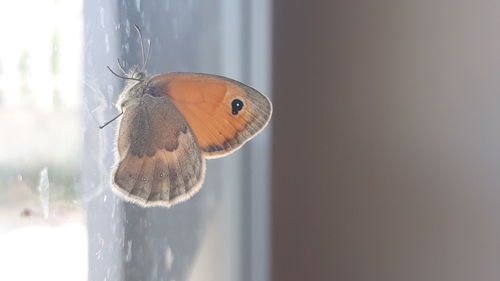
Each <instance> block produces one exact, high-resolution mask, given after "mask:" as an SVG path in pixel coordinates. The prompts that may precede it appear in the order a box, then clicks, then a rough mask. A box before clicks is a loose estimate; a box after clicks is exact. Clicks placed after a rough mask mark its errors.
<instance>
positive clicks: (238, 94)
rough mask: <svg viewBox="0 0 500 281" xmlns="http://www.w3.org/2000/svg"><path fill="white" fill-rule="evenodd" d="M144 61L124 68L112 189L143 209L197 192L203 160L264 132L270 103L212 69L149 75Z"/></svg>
mask: <svg viewBox="0 0 500 281" xmlns="http://www.w3.org/2000/svg"><path fill="white" fill-rule="evenodd" d="M135 28H136V30H137V32H138V33H139V37H140V42H141V49H142V67H138V66H135V67H133V68H132V69H131V70H130V71H128V72H127V71H125V70H124V67H123V65H122V63H121V62H120V60H119V59H118V66H119V67H120V69H121V70H122V71H123V75H120V74H117V73H116V72H114V71H113V70H112V69H111V68H110V67H109V66H108V69H109V70H110V71H111V73H113V74H114V75H115V76H117V77H120V78H122V79H125V80H126V81H127V84H126V86H125V88H124V90H123V91H122V93H121V94H120V96H119V99H118V102H117V107H118V108H119V110H121V113H120V114H118V115H117V116H116V117H115V118H113V119H112V120H110V121H109V122H107V123H105V124H104V125H102V126H100V128H103V127H104V126H106V125H108V124H109V123H110V122H112V121H114V120H115V119H117V118H118V117H120V116H122V115H123V117H122V118H121V121H120V124H119V130H118V135H117V142H116V145H117V160H116V162H117V163H116V165H115V168H114V171H113V175H112V183H113V187H114V188H113V190H114V191H115V192H116V193H117V194H119V195H120V196H122V197H123V198H124V199H126V200H128V201H131V202H133V203H136V204H138V205H140V206H143V207H150V206H163V207H170V206H173V205H175V204H176V203H179V202H182V201H185V200H187V199H189V198H190V197H192V196H193V195H194V194H195V193H197V192H198V191H199V190H200V188H201V186H202V184H203V181H204V177H205V159H212V158H218V157H222V156H225V155H228V154H230V153H232V152H234V151H236V150H238V149H239V148H240V147H241V146H242V145H243V144H245V143H246V142H247V141H249V140H250V139H252V138H253V137H254V136H255V135H257V134H258V133H259V132H260V131H262V130H263V129H264V128H265V127H266V126H267V124H268V123H269V120H270V118H271V114H272V104H271V102H270V101H269V99H268V98H267V97H265V96H264V95H262V94H261V93H259V92H258V91H257V90H255V89H253V88H251V87H249V86H247V85H245V84H243V83H240V82H238V81H235V80H232V79H229V78H226V77H222V76H217V75H211V74H202V73H167V74H160V75H148V74H147V73H146V72H145V70H144V69H145V66H146V64H147V61H148V59H149V53H150V49H151V45H149V50H148V54H147V55H146V56H145V55H144V53H145V52H144V43H143V38H142V34H141V30H140V29H139V27H138V26H137V25H135Z"/></svg>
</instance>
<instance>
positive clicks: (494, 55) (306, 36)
mask: <svg viewBox="0 0 500 281" xmlns="http://www.w3.org/2000/svg"><path fill="white" fill-rule="evenodd" d="M499 12H500V1H483V0H480V1H451V0H450V1H446V0H440V1H396V0H394V1H390V0H381V1H368V0H367V1H299V0H293V1H290V0H277V1H275V4H274V31H273V32H274V34H273V38H274V53H273V55H274V60H273V63H274V66H273V67H274V78H273V83H274V91H273V94H274V97H273V99H274V104H275V114H274V122H273V129H274V131H273V136H274V137H273V138H274V144H273V151H274V152H273V157H274V163H273V168H274V170H273V187H272V196H273V199H272V208H273V217H272V220H273V222H272V227H273V233H272V243H273V257H272V272H273V278H272V280H276V281H279V280H287V281H293V280H352V281H354V280H405V281H409V280H436V281H438V280H439V281H459V280H463V281H466V280H499V278H500V13H499Z"/></svg>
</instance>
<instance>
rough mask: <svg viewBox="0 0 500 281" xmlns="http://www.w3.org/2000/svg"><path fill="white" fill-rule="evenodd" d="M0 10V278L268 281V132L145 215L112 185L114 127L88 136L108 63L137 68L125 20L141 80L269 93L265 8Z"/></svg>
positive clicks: (108, 103) (166, 4) (65, 3)
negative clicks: (220, 83)
mask: <svg viewBox="0 0 500 281" xmlns="http://www.w3.org/2000/svg"><path fill="white" fill-rule="evenodd" d="M2 5H7V4H0V35H1V36H2V38H11V40H8V42H9V43H8V44H0V131H1V132H2V133H1V134H2V135H1V136H2V137H1V138H0V147H2V149H1V150H0V183H1V186H0V249H1V251H0V262H1V263H0V264H2V270H1V271H0V279H1V280H268V271H269V269H268V256H269V253H268V223H269V221H268V209H269V208H268V185H267V184H268V177H269V171H268V168H269V164H268V162H269V159H268V156H267V155H268V150H269V144H268V139H269V132H268V130H266V131H264V132H263V134H261V135H259V136H258V137H257V138H256V139H254V140H253V141H252V142H251V143H249V144H248V145H246V146H245V147H244V148H243V149H242V150H240V151H238V152H237V153H234V154H232V155H230V156H228V157H225V158H223V159H218V160H210V161H208V162H207V176H206V181H205V184H204V185H203V188H202V189H201V191H200V192H199V193H198V194H197V195H196V196H194V197H193V198H192V199H190V200H189V201H187V202H185V203H182V204H179V205H177V206H175V207H173V208H170V209H163V208H149V209H143V208H141V207H137V206H135V205H133V204H130V203H126V202H123V201H122V200H121V199H120V198H118V197H116V196H115V195H114V194H113V193H112V192H111V190H110V173H111V168H112V166H113V163H114V157H115V156H114V140H115V135H116V129H117V122H114V123H112V124H110V125H109V126H108V127H106V128H105V129H103V130H99V129H98V125H99V124H102V123H103V122H105V121H107V120H109V119H111V118H112V117H114V116H115V115H116V114H117V113H118V111H117V109H116V108H115V107H114V103H115V101H116V99H117V97H118V94H119V93H120V91H121V89H122V87H123V81H120V79H117V78H116V77H114V76H113V75H111V74H110V73H109V71H107V70H106V65H109V66H111V67H112V68H114V69H117V67H116V58H120V59H122V61H123V62H124V64H125V66H126V67H130V66H132V65H135V64H139V63H140V60H141V53H140V45H139V41H138V36H137V34H136V33H135V31H134V29H133V25H134V24H137V25H139V26H140V27H141V28H142V30H143V36H144V38H145V39H146V40H150V41H151V60H150V62H149V64H148V66H147V68H146V69H147V71H148V72H149V73H151V74H156V73H165V72H171V71H189V72H206V73H212V74H219V75H224V76H228V77H231V78H234V79H237V80H240V81H242V82H244V83H248V84H250V85H252V86H253V87H255V88H257V89H259V90H260V91H262V92H263V93H265V94H266V95H268V96H270V93H269V91H268V89H269V88H270V87H269V81H268V77H269V71H270V66H269V64H268V61H269V59H268V54H269V53H268V52H269V46H268V45H269V36H270V34H269V26H268V25H269V13H270V11H269V10H270V8H269V3H268V1H264V0H259V1H252V2H245V1H230V0H217V1H216V0H211V1H202V0H192V1H139V0H138V1H98V0H89V1H72V0H57V1H30V0H22V1H16V2H9V3H8V6H9V7H8V9H7V8H5V7H1V6H2ZM27 6H29V7H31V9H28V10H27V9H25V7H27ZM26 18H29V19H30V20H29V21H27V20H26ZM35 22H36V24H34V23H35ZM3 42H5V41H3ZM28 268H29V270H27V269H28Z"/></svg>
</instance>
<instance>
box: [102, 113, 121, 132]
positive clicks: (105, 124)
mask: <svg viewBox="0 0 500 281" xmlns="http://www.w3.org/2000/svg"><path fill="white" fill-rule="evenodd" d="M122 114H123V109H122V112H120V114H118V115H116V116H115V117H114V118H113V119H111V120H109V121H108V122H106V123H104V125H101V126H99V129H102V128H104V127H106V126H108V125H109V124H110V123H111V122H113V121H115V120H116V119H118V117H120V116H122Z"/></svg>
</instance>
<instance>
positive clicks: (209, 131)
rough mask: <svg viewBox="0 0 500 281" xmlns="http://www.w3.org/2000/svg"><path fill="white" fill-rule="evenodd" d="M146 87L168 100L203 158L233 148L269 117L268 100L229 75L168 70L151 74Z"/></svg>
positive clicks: (249, 137) (264, 124) (220, 154)
mask: <svg viewBox="0 0 500 281" xmlns="http://www.w3.org/2000/svg"><path fill="white" fill-rule="evenodd" d="M149 86H150V90H151V94H152V95H155V96H165V97H168V98H171V99H172V102H173V103H174V104H175V106H176V107H177V109H178V110H179V111H180V112H181V113H182V115H183V116H184V118H185V119H186V121H187V123H188V124H189V126H190V127H191V130H192V131H193V134H194V135H195V137H196V140H197V142H198V144H199V145H200V147H201V149H202V151H203V155H204V156H205V157H207V158H216V157H220V156H224V155H226V154H229V153H231V152H233V151H235V150H237V149H238V148H240V147H241V146H242V145H243V144H244V143H245V142H247V141H248V140H250V139H251V138H253V137H254V136H255V135H256V134H257V133H259V132H260V131H261V130H262V129H264V127H266V125H267V123H268V122H269V119H270V118H271V112H272V106H271V102H270V101H269V99H267V98H266V97H265V96H264V95H262V94H261V93H259V92H258V91H256V90H255V89H253V88H250V87H248V86H246V85H244V84H242V83H240V82H237V81H235V80H231V79H229V78H225V77H221V76H215V75H208V74H196V73H169V74H164V75H158V76H155V77H153V78H152V79H151V80H150V81H149Z"/></svg>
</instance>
